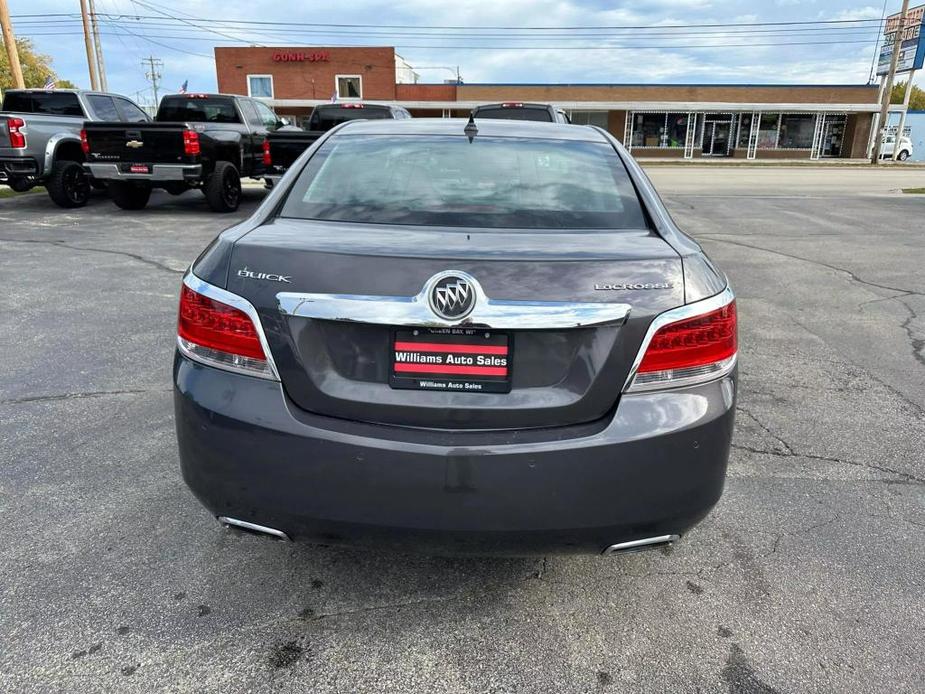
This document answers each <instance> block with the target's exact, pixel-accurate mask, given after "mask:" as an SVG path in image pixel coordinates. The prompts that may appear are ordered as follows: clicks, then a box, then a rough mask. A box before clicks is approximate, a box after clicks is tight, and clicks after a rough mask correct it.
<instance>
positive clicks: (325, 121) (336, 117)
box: [308, 106, 392, 130]
mask: <svg viewBox="0 0 925 694" xmlns="http://www.w3.org/2000/svg"><path fill="white" fill-rule="evenodd" d="M391 117H392V112H391V111H389V109H387V108H370V107H369V106H364V107H363V108H349V107H348V108H344V107H343V106H339V107H338V106H335V107H331V106H325V107H321V108H316V109H315V110H314V111H312V116H311V118H310V119H309V121H308V129H309V130H330V129H331V128H333V127H334V126H335V125H340V124H341V123H346V122H347V121H348V120H379V119H383V118H391Z"/></svg>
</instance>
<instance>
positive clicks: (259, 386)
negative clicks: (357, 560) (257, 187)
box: [174, 119, 737, 554]
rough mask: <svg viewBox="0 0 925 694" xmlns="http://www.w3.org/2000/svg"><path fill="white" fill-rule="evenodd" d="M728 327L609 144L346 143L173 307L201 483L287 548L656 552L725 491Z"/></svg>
mask: <svg viewBox="0 0 925 694" xmlns="http://www.w3.org/2000/svg"><path fill="white" fill-rule="evenodd" d="M736 335H737V331H736V306H735V299H734V297H733V293H732V290H731V289H730V287H729V285H728V282H727V280H726V277H725V276H724V275H723V273H722V272H720V271H719V270H717V269H716V267H715V266H714V265H713V264H712V263H711V262H710V260H709V259H708V258H707V257H706V256H705V255H704V253H703V251H702V250H701V248H700V246H699V245H698V244H697V243H696V242H694V241H693V240H692V239H690V238H689V237H688V236H686V235H685V234H684V233H683V232H681V231H680V230H679V229H678V228H677V227H676V226H675V224H674V222H673V221H672V219H671V217H670V216H669V215H668V213H667V212H666V210H665V208H664V206H663V205H662V203H661V201H660V200H659V198H658V195H657V194H656V192H655V190H654V189H653V187H652V184H651V183H650V182H649V180H648V178H647V177H646V175H645V174H644V173H643V172H642V170H641V169H640V168H639V166H638V165H637V164H636V162H635V161H634V160H633V158H632V157H631V156H630V155H629V154H627V152H626V150H624V148H623V147H622V146H621V145H620V143H619V142H617V141H616V140H615V139H614V138H613V137H611V136H610V135H609V134H608V133H607V132H605V131H604V130H601V129H599V128H594V127H588V126H575V125H564V124H553V123H534V122H520V121H505V120H490V119H486V120H478V119H475V120H471V119H470V121H469V122H468V123H467V122H466V121H464V120H448V119H434V120H429V119H415V120H397V121H392V120H382V121H353V122H349V123H346V124H344V125H342V126H340V127H338V128H335V129H334V130H331V131H329V132H328V133H327V134H326V135H325V136H324V137H322V138H321V139H320V140H319V141H318V142H317V143H315V145H314V146H312V147H311V148H310V149H309V150H307V151H306V152H305V153H304V154H303V155H302V156H301V157H300V158H299V159H298V161H297V162H296V163H295V164H294V165H293V166H292V168H291V169H290V170H289V172H288V173H287V175H286V176H285V177H284V178H283V179H282V180H281V182H280V183H279V184H278V185H277V186H276V187H275V188H274V189H273V191H272V192H271V193H270V195H269V196H268V197H267V198H266V200H265V201H264V203H263V204H262V205H261V206H260V208H259V209H258V210H257V211H256V212H255V213H254V215H253V216H252V217H251V218H250V219H248V220H246V221H244V222H242V223H240V224H238V225H237V226H234V227H232V228H230V229H228V230H226V231H225V232H223V233H222V234H220V235H219V236H218V237H217V238H216V239H215V240H214V241H213V242H212V244H211V245H210V246H209V247H208V248H207V249H206V250H205V251H204V252H203V253H202V255H201V256H200V257H199V258H198V259H197V260H196V262H195V263H193V265H192V266H191V268H190V270H189V272H188V273H187V274H186V276H185V277H184V279H183V285H182V288H181V293H180V310H179V323H178V329H177V353H176V358H175V361H174V381H175V407H176V426H177V438H178V441H179V448H180V460H181V463H182V468H183V476H184V478H185V479H186V482H187V484H189V486H190V488H191V489H192V490H193V492H194V493H195V494H196V496H197V497H198V498H199V499H200V501H201V502H202V503H203V504H204V505H205V507H206V508H207V509H208V510H209V511H210V512H211V513H212V514H213V515H214V516H215V517H217V518H218V520H219V521H220V522H221V523H223V524H225V525H227V526H232V527H236V528H238V529H241V530H245V531H249V532H254V533H259V534H263V535H267V536H271V537H275V538H278V539H282V540H290V539H291V540H303V541H308V542H316V543H325V544H340V543H345V544H346V543H353V544H360V545H366V546H376V547H382V546H391V547H398V548H405V549H414V550H419V551H425V552H432V553H451V554H456V553H467V552H471V553H484V554H494V553H499V554H505V553H507V554H536V553H546V552H591V553H605V554H612V553H619V552H629V551H638V550H641V549H650V548H655V547H660V546H664V545H666V544H670V543H672V542H675V541H676V540H678V538H679V537H680V536H681V535H682V534H683V533H684V532H685V531H687V530H688V529H689V528H691V527H692V526H693V525H694V524H696V523H697V522H698V521H700V520H701V519H702V518H703V517H704V516H705V515H706V514H707V513H708V512H709V511H710V509H711V508H712V507H713V505H714V504H715V503H716V502H717V500H718V499H719V497H720V494H721V493H722V489H723V483H724V479H725V473H726V463H727V458H728V455H729V444H730V439H731V437H732V430H733V419H734V411H735V399H736V380H737V374H736V353H737V343H736V339H737V338H736Z"/></svg>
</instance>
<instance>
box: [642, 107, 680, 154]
mask: <svg viewBox="0 0 925 694" xmlns="http://www.w3.org/2000/svg"><path fill="white" fill-rule="evenodd" d="M687 117H688V115H687V114H686V113H636V114H633V147H658V148H662V149H668V148H672V147H679V148H680V147H684V139H685V138H686V137H687Z"/></svg>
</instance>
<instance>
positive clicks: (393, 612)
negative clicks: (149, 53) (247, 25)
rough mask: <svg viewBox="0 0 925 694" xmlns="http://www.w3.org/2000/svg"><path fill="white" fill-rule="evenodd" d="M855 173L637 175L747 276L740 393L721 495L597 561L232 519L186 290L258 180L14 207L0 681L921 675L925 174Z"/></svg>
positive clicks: (651, 688)
mask: <svg viewBox="0 0 925 694" xmlns="http://www.w3.org/2000/svg"><path fill="white" fill-rule="evenodd" d="M862 171H864V172H866V173H867V174H869V178H868V179H867V180H866V181H865V180H860V181H859V180H858V179H857V175H858V171H854V170H852V171H845V170H841V169H832V168H829V169H819V170H817V169H801V170H800V171H799V172H795V171H791V170H789V169H784V168H774V169H768V170H751V169H742V168H737V169H728V170H725V169H724V170H722V171H716V170H711V169H699V168H698V169H690V168H686V169H680V168H676V167H653V168H652V170H651V175H652V177H653V179H654V180H655V182H656V185H657V186H658V187H659V189H660V191H661V192H662V194H663V197H664V198H665V200H666V202H667V203H668V205H669V207H670V208H671V210H672V213H673V214H674V215H675V217H676V219H677V220H678V222H679V223H680V224H681V226H682V227H683V228H685V229H686V230H687V231H689V232H690V233H692V234H693V235H694V236H695V237H696V238H698V239H699V240H700V241H701V242H702V243H703V245H704V247H705V248H706V250H707V251H708V253H709V254H710V255H711V256H712V257H713V258H714V259H715V260H716V261H718V263H719V264H720V265H721V266H722V268H723V269H725V270H726V271H727V273H728V274H729V275H730V277H731V280H732V282H733V284H734V287H735V289H736V291H737V293H738V297H739V300H738V301H739V303H738V306H739V313H740V331H741V335H740V339H741V347H740V364H741V366H740V369H741V371H740V373H741V390H740V402H739V408H738V419H737V429H736V434H735V439H734V450H733V452H732V458H731V462H730V471H729V478H728V483H727V488H726V492H725V495H724V497H723V499H722V500H721V502H720V504H719V505H718V506H717V508H716V509H715V511H714V512H713V514H712V515H711V516H710V517H709V518H708V519H707V520H706V521H705V522H704V523H702V524H701V525H700V526H699V527H698V528H696V529H695V530H694V531H693V532H691V533H690V534H689V535H687V536H686V537H685V538H684V539H683V541H682V542H681V543H680V544H678V545H676V546H675V547H674V548H672V549H670V550H667V551H664V552H654V553H647V554H640V555H633V556H624V557H619V558H610V559H604V558H599V557H577V558H576V557H557V556H551V557H546V558H536V559H473V558H467V559H449V558H430V557H420V556H418V557H415V556H410V557H409V556H394V555H390V554H386V553H381V552H376V551H366V552H361V551H357V550H347V549H335V548H319V547H307V546H296V545H288V544H282V543H274V542H272V541H269V540H263V539H259V538H256V537H251V536H240V535H236V534H232V533H230V532H227V531H223V530H222V529H221V528H220V527H219V526H218V524H217V523H216V522H215V521H214V520H213V519H211V518H210V517H209V515H208V514H207V512H206V511H204V510H203V509H202V508H201V507H200V505H199V504H198V502H196V501H195V499H194V498H193V497H192V495H191V494H190V493H189V492H188V491H187V489H186V487H185V485H184V484H183V482H182V480H181V478H180V474H179V470H178V461H177V454H176V450H175V440H174V434H173V422H172V416H173V410H172V403H171V382H170V365H171V359H172V353H173V345H174V322H175V311H176V297H177V293H178V288H179V282H180V276H181V272H182V270H183V269H184V268H185V267H186V266H187V265H188V264H189V262H190V261H191V260H192V258H193V257H194V256H195V255H196V254H197V253H198V252H199V251H200V250H201V249H202V248H203V247H204V246H205V244H206V243H207V242H208V241H209V240H210V239H211V238H212V237H213V236H214V235H215V234H216V232H218V231H219V230H221V229H222V228H224V227H225V226H227V225H229V224H230V223H232V222H233V221H234V219H235V218H240V217H243V216H245V215H246V214H247V213H248V212H250V211H251V210H253V209H254V207H255V206H256V205H257V204H258V203H259V200H260V199H261V198H262V195H263V193H262V191H261V190H259V189H256V188H255V189H250V190H248V191H247V193H246V202H245V204H244V205H243V206H242V208H241V210H240V212H239V213H238V214H237V215H236V217H228V216H220V215H215V214H212V213H210V212H209V211H208V209H207V207H206V205H205V202H204V200H203V198H202V196H201V195H200V194H198V193H196V192H191V193H187V194H185V195H183V196H181V197H176V198H175V197H169V196H167V195H163V194H156V195H155V196H154V197H153V198H152V203H151V206H150V207H149V209H147V210H144V211H141V212H124V211H121V210H118V209H116V208H115V207H114V206H112V205H111V203H110V202H109V201H108V200H107V199H105V198H104V197H98V198H95V199H94V200H93V201H92V203H91V204H90V205H89V206H88V207H87V208H85V209H82V210H77V211H65V210H59V209H57V208H55V207H54V206H53V205H52V204H51V203H50V201H49V200H48V199H47V197H46V196H44V195H41V194H33V195H21V196H18V197H15V198H10V199H2V200H0V268H2V277H3V278H4V292H3V293H2V295H0V309H2V310H0V353H2V355H3V365H4V368H3V369H0V460H2V474H0V584H2V586H3V589H2V592H0V691H3V692H8V691H9V692H21V691H22V692H77V691H80V692H90V691H114V692H115V691H118V692H152V691H196V692H199V691H202V692H206V691H207V692H243V691H253V692H264V691H280V692H308V691H311V692H529V693H533V692H569V693H571V692H735V693H744V692H757V693H762V694H769V693H772V692H778V693H780V694H784V693H791V692H820V691H825V692H922V691H925V664H923V652H922V641H923V634H925V600H923V595H925V533H923V529H925V453H923V451H925V272H923V269H922V268H923V266H925V223H923V219H925V195H902V194H899V193H895V192H893V191H895V190H896V188H900V187H921V186H925V171H923V170H921V169H918V170H906V171H899V170H897V169H890V170H889V171H884V172H880V171H876V172H871V171H869V170H862ZM732 172H734V173H732ZM769 172H770V173H769Z"/></svg>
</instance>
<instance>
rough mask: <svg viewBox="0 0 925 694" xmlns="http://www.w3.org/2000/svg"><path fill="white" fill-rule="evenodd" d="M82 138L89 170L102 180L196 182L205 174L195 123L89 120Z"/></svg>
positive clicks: (150, 182) (151, 182)
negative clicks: (128, 122) (127, 122)
mask: <svg viewBox="0 0 925 694" xmlns="http://www.w3.org/2000/svg"><path fill="white" fill-rule="evenodd" d="M81 141H82V144H83V148H84V153H85V155H86V160H87V169H88V170H89V171H90V173H91V174H92V175H93V177H94V178H96V179H99V180H103V181H134V182H137V183H146V184H151V185H157V184H163V183H169V182H180V183H183V182H189V183H193V182H195V181H197V180H198V179H199V178H200V177H201V176H202V159H201V154H202V149H201V143H200V133H199V131H198V130H196V127H195V124H194V123H184V122H152V123H130V124H126V123H120V122H102V123H101V122H92V121H88V122H87V123H85V124H84V129H83V131H82V132H81Z"/></svg>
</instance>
